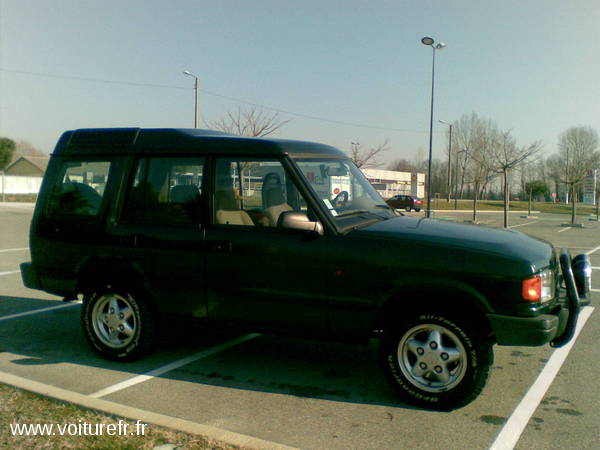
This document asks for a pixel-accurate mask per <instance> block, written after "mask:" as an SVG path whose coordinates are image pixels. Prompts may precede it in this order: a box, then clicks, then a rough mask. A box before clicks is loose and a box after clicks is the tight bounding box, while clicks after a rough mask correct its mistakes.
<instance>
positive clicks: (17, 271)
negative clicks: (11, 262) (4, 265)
mask: <svg viewBox="0 0 600 450" xmlns="http://www.w3.org/2000/svg"><path fill="white" fill-rule="evenodd" d="M15 273H21V271H20V270H13V271H11V272H0V277H1V276H2V275H14V274H15Z"/></svg>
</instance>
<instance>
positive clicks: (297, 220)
mask: <svg viewBox="0 0 600 450" xmlns="http://www.w3.org/2000/svg"><path fill="white" fill-rule="evenodd" d="M277 225H278V226H280V227H281V228H289V229H292V230H304V231H312V232H314V233H317V234H319V235H323V225H322V224H321V222H312V221H311V220H310V219H309V218H308V216H307V215H306V214H305V213H303V212H297V211H285V212H282V213H281V215H280V216H279V220H278V221H277Z"/></svg>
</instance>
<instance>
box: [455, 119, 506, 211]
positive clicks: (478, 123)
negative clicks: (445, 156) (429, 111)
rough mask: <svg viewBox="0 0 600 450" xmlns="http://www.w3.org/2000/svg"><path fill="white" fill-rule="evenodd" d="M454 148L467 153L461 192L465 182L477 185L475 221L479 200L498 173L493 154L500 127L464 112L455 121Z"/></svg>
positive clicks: (475, 192)
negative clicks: (492, 163) (494, 169)
mask: <svg viewBox="0 0 600 450" xmlns="http://www.w3.org/2000/svg"><path fill="white" fill-rule="evenodd" d="M453 128H454V130H455V131H454V132H453V134H452V138H453V141H454V142H453V147H454V148H455V149H460V150H459V152H464V153H465V158H464V160H463V161H462V165H461V172H462V173H461V195H462V190H463V187H464V184H465V182H469V183H472V184H473V192H474V196H473V222H476V221H477V200H478V198H479V195H480V193H481V192H483V191H484V190H485V189H486V187H487V185H488V183H489V182H490V181H491V180H492V179H493V178H494V177H495V176H496V174H495V173H494V172H493V171H492V170H491V164H490V159H491V154H492V150H493V148H494V146H495V145H497V143H498V130H497V128H496V125H495V124H494V123H493V122H492V121H491V120H483V119H480V118H479V116H477V114H475V113H471V114H470V115H466V114H465V115H463V116H462V117H461V118H460V119H459V120H458V121H456V122H454V127H453Z"/></svg>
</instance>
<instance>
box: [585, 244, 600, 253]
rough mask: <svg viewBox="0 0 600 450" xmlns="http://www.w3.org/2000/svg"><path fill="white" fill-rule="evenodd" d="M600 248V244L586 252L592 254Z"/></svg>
mask: <svg viewBox="0 0 600 450" xmlns="http://www.w3.org/2000/svg"><path fill="white" fill-rule="evenodd" d="M598 250H600V245H599V246H598V247H596V248H593V249H591V250H590V251H589V252H585V254H586V255H591V254H592V253H596V252H597V251H598Z"/></svg>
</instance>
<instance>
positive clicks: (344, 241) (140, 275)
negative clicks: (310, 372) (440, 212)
mask: <svg viewBox="0 0 600 450" xmlns="http://www.w3.org/2000/svg"><path fill="white" fill-rule="evenodd" d="M30 246H31V258H32V261H31V262H29V263H24V264H22V267H21V270H22V276H23V280H24V283H25V285H26V286H27V287H30V288H34V289H40V290H43V291H46V292H49V293H52V294H56V295H60V296H63V297H64V298H65V300H72V299H76V298H77V297H78V295H82V296H83V307H82V314H81V321H82V325H83V332H84V334H85V337H86V339H87V340H88V341H89V343H90V345H91V347H92V348H93V349H94V350H95V351H96V352H98V353H99V354H100V355H102V356H103V357H105V358H109V359H115V360H132V359H134V358H138V357H140V356H141V355H143V354H145V353H146V352H148V351H149V350H150V349H151V348H152V345H153V343H154V338H155V336H156V333H157V329H158V327H159V326H165V324H167V323H169V318H170V317H173V316H189V317H194V318H197V319H199V320H200V321H202V322H203V324H204V325H212V326H218V327H222V326H232V325H234V326H241V327H244V328H251V329H255V330H259V331H261V332H271V333H285V334H290V335H296V336H300V337H310V338H319V339H335V340H349V341H352V342H356V343H361V342H366V341H367V340H368V339H370V338H372V337H379V338H380V339H381V355H382V363H383V368H384V370H385V372H386V374H387V376H388V378H389V380H390V382H391V384H392V385H393V386H394V387H395V388H396V389H397V391H398V393H399V394H400V395H401V396H402V398H404V399H405V400H406V401H409V402H411V403H415V404H418V405H421V406H425V407H428V408H434V409H451V408H457V407H461V406H463V405H465V404H467V403H469V402H470V401H472V400H473V399H474V398H475V397H476V396H477V395H478V394H479V393H480V392H481V390H482V389H483V387H484V384H485V383H486V380H487V378H488V374H489V371H490V367H491V365H492V359H493V352H492V347H493V345H494V344H499V345H529V346H534V345H545V344H547V343H550V344H551V345H554V346H560V345H563V344H564V343H565V342H567V341H568V340H569V339H570V338H571V336H572V334H573V330H574V327H575V321H576V319H577V314H578V309H579V305H580V302H581V301H587V299H588V298H589V297H588V295H589V294H588V293H589V286H590V273H591V271H590V265H589V261H588V260H587V257H586V256H585V255H580V256H578V257H576V258H575V259H574V260H573V262H572V261H571V258H570V256H569V255H568V253H567V252H566V251H562V252H561V253H560V255H559V252H557V251H555V249H554V248H553V247H552V246H551V245H550V244H549V243H547V242H543V241H541V240H538V239H534V238H532V237H529V236H526V235H525V234H522V233H520V232H517V231H507V230H497V229H491V228H483V227H480V226H475V225H464V224H457V223H447V222H441V221H436V220H431V219H422V218H421V219H420V218H416V217H408V216H402V215H401V214H398V213H396V212H394V210H393V209H392V208H390V207H389V206H388V205H386V203H385V202H384V201H383V199H382V198H381V197H380V195H379V194H378V193H377V192H376V191H375V190H374V189H373V187H372V186H371V185H370V184H369V183H368V181H367V180H366V178H365V177H364V176H363V174H362V173H361V171H360V170H359V169H357V167H356V166H355V165H354V164H353V163H352V162H351V160H350V159H349V158H348V157H347V156H346V155H345V154H344V153H342V152H341V151H339V150H337V149H335V148H332V147H329V146H326V145H321V144H315V143H308V142H298V141H287V140H278V139H264V138H245V137H240V136H232V135H227V134H223V133H218V132H211V131H205V130H179V129H83V130H75V131H67V132H65V133H64V134H63V135H62V137H61V138H60V140H59V142H58V144H57V146H56V149H55V150H54V153H53V154H52V157H51V160H50V164H49V166H48V170H47V172H46V175H45V178H44V181H43V185H42V188H41V192H40V195H39V198H38V202H37V205H36V208H35V211H34V215H33V219H32V223H31V231H30ZM415 248H417V249H419V251H418V252H415V251H413V249H415ZM561 267H562V270H561ZM573 272H574V273H573ZM565 290H566V293H565ZM580 298H581V299H582V300H580Z"/></svg>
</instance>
